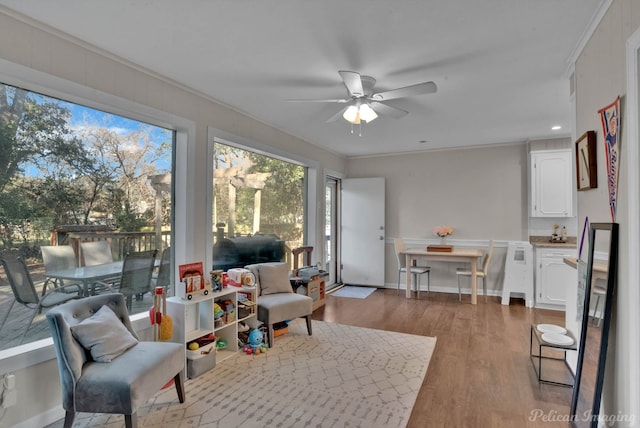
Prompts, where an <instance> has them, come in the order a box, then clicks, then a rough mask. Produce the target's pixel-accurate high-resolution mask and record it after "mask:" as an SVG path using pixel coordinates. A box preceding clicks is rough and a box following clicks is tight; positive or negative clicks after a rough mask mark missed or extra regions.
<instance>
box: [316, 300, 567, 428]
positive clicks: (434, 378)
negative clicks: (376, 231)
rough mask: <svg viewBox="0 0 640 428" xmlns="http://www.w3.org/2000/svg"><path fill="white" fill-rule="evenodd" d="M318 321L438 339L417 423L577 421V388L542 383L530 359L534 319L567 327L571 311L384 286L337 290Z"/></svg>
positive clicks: (419, 427)
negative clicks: (573, 413) (357, 294)
mask: <svg viewBox="0 0 640 428" xmlns="http://www.w3.org/2000/svg"><path fill="white" fill-rule="evenodd" d="M313 319H317V320H324V321H329V322H337V323H341V324H348V325H354V326H361V327H369V328H375V329H382V330H388V331H397V332H403V333H410V334H417V335H423V336H435V337H437V339H438V342H437V344H436V350H435V352H434V354H433V357H432V359H431V362H430V365H429V369H428V371H427V376H426V378H425V381H424V383H423V385H422V388H421V389H420V393H419V394H418V398H417V401H416V404H415V406H414V409H413V412H412V414H411V419H410V421H409V425H408V426H409V427H410V428H424V427H474V428H475V427H509V428H511V427H526V426H529V427H535V426H544V427H568V426H569V423H568V422H566V418H567V415H568V413H569V407H570V403H571V393H572V389H571V388H566V387H560V386H553V385H547V384H538V381H537V377H536V375H535V372H534V370H533V366H532V364H531V361H530V359H529V332H530V326H531V324H539V323H550V324H558V325H564V312H558V311H550V310H540V309H529V308H526V307H525V306H524V302H523V301H522V300H518V299H515V300H514V299H512V300H511V304H510V305H509V306H503V305H501V304H500V299H499V298H498V297H489V298H488V299H487V300H486V301H485V298H484V297H482V296H479V297H478V304H477V305H471V304H470V303H469V296H463V300H462V302H459V301H458V295H457V294H445V293H433V292H431V293H426V292H421V293H420V298H419V299H416V298H415V295H414V298H413V299H406V298H405V296H404V291H402V290H401V291H400V293H396V290H390V289H378V290H376V292H374V293H373V294H372V295H370V296H369V297H368V298H366V299H353V298H342V297H334V296H331V295H329V296H328V297H327V301H326V305H325V306H324V307H323V308H319V309H317V310H316V311H315V312H314V314H313ZM380 346H385V344H384V343H380ZM547 374H549V375H551V377H554V378H555V377H556V376H560V378H562V377H563V374H564V373H563V371H558V372H554V371H548V372H547V373H545V376H546V375H547ZM561 380H564V381H566V380H567V378H565V379H561Z"/></svg>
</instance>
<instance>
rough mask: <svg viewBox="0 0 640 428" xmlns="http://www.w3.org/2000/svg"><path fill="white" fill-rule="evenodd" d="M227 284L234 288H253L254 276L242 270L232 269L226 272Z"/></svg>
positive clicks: (247, 270)
mask: <svg viewBox="0 0 640 428" xmlns="http://www.w3.org/2000/svg"><path fill="white" fill-rule="evenodd" d="M227 284H228V285H232V286H234V287H242V286H245V287H253V286H254V285H256V276H255V275H254V274H253V273H252V272H251V271H250V270H249V269H243V268H232V269H229V270H228V271H227Z"/></svg>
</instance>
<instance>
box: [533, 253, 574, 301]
mask: <svg viewBox="0 0 640 428" xmlns="http://www.w3.org/2000/svg"><path fill="white" fill-rule="evenodd" d="M535 253H536V275H535V284H536V292H535V294H536V307H539V308H547V309H559V310H564V309H565V305H566V303H567V290H572V289H574V288H575V287H574V286H575V284H576V283H577V281H578V275H577V272H576V270H575V269H574V268H572V267H571V266H569V265H567V264H566V263H565V262H564V261H563V259H564V258H565V257H575V253H576V252H575V250H573V249H568V248H537V249H536V252H535Z"/></svg>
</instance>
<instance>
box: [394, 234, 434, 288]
mask: <svg viewBox="0 0 640 428" xmlns="http://www.w3.org/2000/svg"><path fill="white" fill-rule="evenodd" d="M393 246H394V249H395V252H396V260H397V261H398V287H397V289H396V294H397V293H398V292H399V291H400V274H402V273H406V272H407V259H406V258H405V256H404V255H403V254H402V252H403V251H404V241H403V240H402V238H393ZM425 273H426V274H427V293H428V292H429V288H430V287H431V278H430V275H431V267H430V266H411V274H412V275H413V280H414V283H415V284H416V290H417V291H418V297H420V276H421V275H424V274H425Z"/></svg>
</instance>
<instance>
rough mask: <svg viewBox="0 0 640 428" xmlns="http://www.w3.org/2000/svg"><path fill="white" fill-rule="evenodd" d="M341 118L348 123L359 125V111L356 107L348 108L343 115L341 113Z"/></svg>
mask: <svg viewBox="0 0 640 428" xmlns="http://www.w3.org/2000/svg"><path fill="white" fill-rule="evenodd" d="M342 117H344V120H346V121H347V122H349V123H353V124H356V125H357V124H358V123H360V111H359V109H358V106H355V105H351V106H349V107H348V108H347V109H346V110H345V111H344V113H342Z"/></svg>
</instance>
